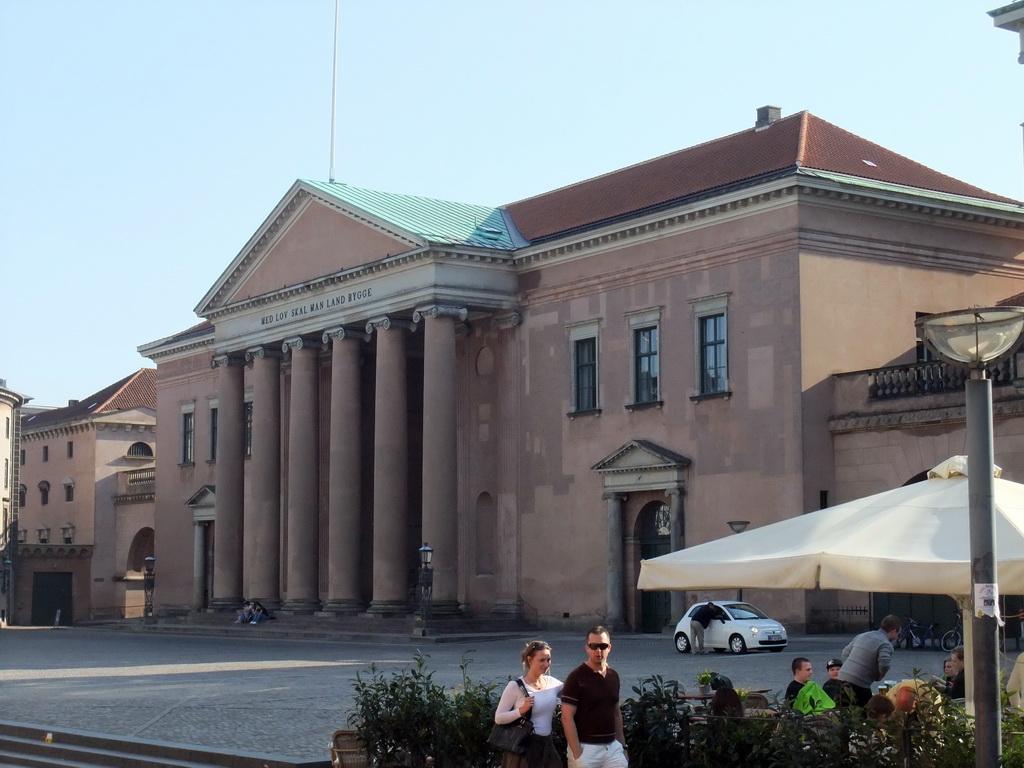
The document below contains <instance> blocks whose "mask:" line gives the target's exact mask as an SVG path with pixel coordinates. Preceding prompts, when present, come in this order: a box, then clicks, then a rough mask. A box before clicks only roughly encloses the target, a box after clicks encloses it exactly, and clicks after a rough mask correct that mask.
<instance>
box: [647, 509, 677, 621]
mask: <svg viewBox="0 0 1024 768" xmlns="http://www.w3.org/2000/svg"><path fill="white" fill-rule="evenodd" d="M639 523H640V525H639V528H640V557H641V559H643V560H647V559H649V558H652V557H658V556H659V555H667V554H668V553H669V552H671V551H672V546H671V541H670V539H669V536H670V534H671V532H672V530H671V522H670V519H669V509H668V504H665V503H664V502H660V501H652V502H651V503H650V504H647V505H646V506H645V507H644V508H643V509H641V510H640V516H639ZM670 594H671V593H669V592H649V591H643V592H641V593H640V631H641V632H648V633H654V632H661V631H662V630H663V629H664V628H665V627H666V626H668V625H669V623H670V622H671V621H672V607H671V601H670V599H669V598H670Z"/></svg>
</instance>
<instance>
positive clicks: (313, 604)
mask: <svg viewBox="0 0 1024 768" xmlns="http://www.w3.org/2000/svg"><path fill="white" fill-rule="evenodd" d="M319 610H320V601H319V600H308V599H305V598H295V599H294V600H285V601H284V602H283V603H282V604H281V611H282V612H283V613H290V614H292V615H294V616H303V615H312V614H313V613H314V612H316V611H319Z"/></svg>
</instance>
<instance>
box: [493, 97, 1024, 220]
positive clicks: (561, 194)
mask: <svg viewBox="0 0 1024 768" xmlns="http://www.w3.org/2000/svg"><path fill="white" fill-rule="evenodd" d="M801 167H803V168H813V169H816V170H821V171H830V172H832V173H840V174H846V175H850V176H860V177H863V178H866V179H873V180H875V181H883V182H888V183H892V184H900V185H904V186H909V187H918V188H921V189H925V190H930V191H935V192H943V193H948V194H954V195H965V196H967V197H976V198H982V199H985V200H993V201H999V202H1004V203H1007V202H1008V203H1013V202H1016V201H1014V200H1010V199H1009V198H1006V197H1001V196H999V195H994V194H992V193H990V192H986V191H985V190H983V189H980V188H978V187H975V186H972V185H971V184H966V183H964V182H962V181H958V180H956V179H954V178H952V177H950V176H946V175H945V174H942V173H939V172H938V171H933V170H932V169H931V168H927V167H926V166H923V165H921V164H920V163H915V162H914V161H913V160H909V159H907V158H906V157H903V156H902V155H899V154H897V153H895V152H892V151H890V150H888V149H886V148H885V147H881V146H879V145H878V144H874V143H872V142H870V141H867V140H866V139H862V138H860V137H859V136H856V135H855V134H852V133H850V132H849V131H844V130H843V129H842V128H839V127H837V126H835V125H833V124H832V123H829V122H827V121H825V120H822V119H821V118H819V117H815V116H814V115H812V114H810V113H809V112H799V113H797V114H794V115H790V116H788V117H784V118H781V119H779V120H777V121H775V122H774V123H772V124H771V125H769V126H767V127H765V128H762V129H760V130H758V129H755V128H750V129H748V130H745V131H741V132H739V133H734V134H732V135H731V136H725V137H723V138H720V139H715V140H713V141H709V142H706V143H704V144H698V145H697V146H694V147H689V148H688V149H683V150H679V151H678V152H673V153H671V154H668V155H663V156H662V157H658V158H655V159H653V160H648V161H646V162H643V163H639V164H637V165H632V166H629V167H628V168H623V169H621V170H618V171H613V172H612V173H608V174H605V175H603V176H598V177H596V178H593V179H589V180H587V181H581V182H579V183H577V184H572V185H570V186H568V187H562V188H561V189H556V190H554V191H552V192H547V193H545V194H542V195H538V196H536V197H531V198H527V199H526V200H520V201H518V202H515V203H511V204H509V205H507V206H505V207H506V209H507V210H508V212H509V213H510V214H511V216H512V219H513V220H514V221H515V223H516V226H518V227H519V231H520V232H521V233H522V234H523V236H524V237H526V238H527V239H528V240H539V239H544V238H547V237H552V236H554V235H557V234H560V233H563V232H568V231H570V230H574V229H579V228H582V227H587V226H592V225H596V224H599V223H601V222H606V221H609V220H613V219H616V218H619V217H623V216H627V215H630V214H637V213H640V212H642V211H645V210H648V209H652V208H656V207H658V206H662V205H667V204H670V203H675V202H679V201H682V200H684V199H686V198H688V197H693V196H696V195H700V194H706V193H709V192H712V191H715V190H723V189H725V188H728V187H730V186H733V185H741V184H744V183H750V182H752V181H754V180H762V179H767V178H770V177H772V176H773V175H788V174H792V173H796V171H797V170H798V169H799V168H801Z"/></svg>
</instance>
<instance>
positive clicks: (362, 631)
mask: <svg viewBox="0 0 1024 768" xmlns="http://www.w3.org/2000/svg"><path fill="white" fill-rule="evenodd" d="M76 626H79V627H98V628H103V629H116V630H124V631H135V632H159V633H162V634H184V635H188V634H202V635H212V636H219V637H236V636H238V635H239V634H245V635H248V636H258V637H265V638H279V639H305V640H334V641H347V642H368V643H389V644H407V645H408V644H415V645H430V644H434V643H455V642H466V641H471V640H481V641H482V640H488V639H501V638H508V637H516V638H518V637H524V636H529V635H530V634H531V633H532V631H533V628H532V626H531V624H530V622H528V621H525V620H524V619H522V618H512V617H505V616H502V617H493V618H491V617H487V618H483V617H481V618H473V619H468V618H467V619H444V620H438V621H436V622H431V623H430V624H429V625H428V630H427V633H426V634H423V633H422V631H421V630H420V629H419V627H420V625H419V624H418V622H417V621H416V620H415V619H413V618H404V617H400V618H388V619H381V618H370V617H363V616H352V617H334V616H331V617H321V616H288V615H282V616H278V617H276V618H275V619H273V620H271V621H264V622H262V623H260V624H257V625H252V624H236V623H234V621H233V619H232V617H231V616H230V615H229V614H223V613H220V614H214V613H195V614H189V615H188V616H176V617H166V618H165V617H160V618H156V619H150V620H148V621H142V620H141V619H125V620H120V621H102V622H78V623H76Z"/></svg>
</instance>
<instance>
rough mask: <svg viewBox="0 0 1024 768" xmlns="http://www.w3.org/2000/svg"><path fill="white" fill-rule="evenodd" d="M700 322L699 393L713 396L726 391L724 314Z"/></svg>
mask: <svg viewBox="0 0 1024 768" xmlns="http://www.w3.org/2000/svg"><path fill="white" fill-rule="evenodd" d="M699 322H700V393H701V394H702V395H713V394H717V393H719V392H725V391H727V389H728V368H727V366H726V357H725V313H724V312H722V313H720V314H715V315H705V316H703V317H701V318H699Z"/></svg>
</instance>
